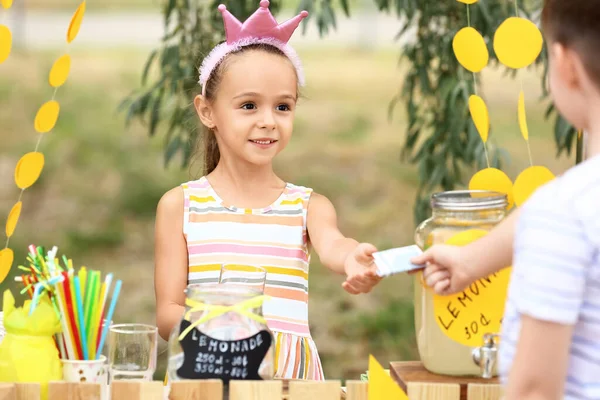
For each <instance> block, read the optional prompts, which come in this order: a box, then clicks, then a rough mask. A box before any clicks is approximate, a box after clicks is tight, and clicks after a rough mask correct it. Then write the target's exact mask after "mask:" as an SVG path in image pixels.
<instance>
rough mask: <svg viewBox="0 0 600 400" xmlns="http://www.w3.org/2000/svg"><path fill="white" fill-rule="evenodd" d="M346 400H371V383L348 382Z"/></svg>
mask: <svg viewBox="0 0 600 400" xmlns="http://www.w3.org/2000/svg"><path fill="white" fill-rule="evenodd" d="M346 400H369V383H368V382H361V381H346Z"/></svg>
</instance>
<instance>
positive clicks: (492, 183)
mask: <svg viewBox="0 0 600 400" xmlns="http://www.w3.org/2000/svg"><path fill="white" fill-rule="evenodd" d="M469 190H489V191H492V192H498V193H503V194H506V197H507V200H508V208H509V209H510V208H512V206H513V204H514V197H513V184H512V181H511V180H510V178H509V177H508V176H507V175H506V174H505V173H504V172H502V171H500V170H499V169H497V168H485V169H482V170H481V171H478V172H477V173H476V174H475V175H473V177H472V178H471V180H470V181H469Z"/></svg>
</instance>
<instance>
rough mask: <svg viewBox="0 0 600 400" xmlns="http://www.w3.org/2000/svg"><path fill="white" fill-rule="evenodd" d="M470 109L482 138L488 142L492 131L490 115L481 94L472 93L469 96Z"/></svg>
mask: <svg viewBox="0 0 600 400" xmlns="http://www.w3.org/2000/svg"><path fill="white" fill-rule="evenodd" d="M469 111H470V112H471V118H473V123H474V124H475V127H476V128H477V132H479V136H481V140H483V143H486V142H487V140H488V135H489V132H490V116H489V114H488V109H487V106H486V105H485V101H483V99H482V98H481V97H479V96H476V95H472V96H471V97H469Z"/></svg>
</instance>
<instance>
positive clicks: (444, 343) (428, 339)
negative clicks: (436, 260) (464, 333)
mask: <svg viewBox="0 0 600 400" xmlns="http://www.w3.org/2000/svg"><path fill="white" fill-rule="evenodd" d="M431 208H432V216H431V218H429V219H428V220H426V221H424V222H423V223H422V224H421V225H420V226H419V227H418V228H417V230H416V232H415V243H416V244H417V245H418V246H419V247H420V248H421V249H422V250H426V249H427V248H429V247H431V246H433V245H435V244H443V243H446V242H447V241H448V240H449V239H450V238H452V237H454V236H455V235H457V234H459V233H461V232H465V231H467V230H477V231H485V232H487V231H489V230H491V229H492V228H493V227H494V226H495V225H497V224H498V223H499V222H500V221H501V220H502V219H503V218H504V217H505V215H506V210H507V197H506V195H504V194H500V193H496V192H488V191H467V190H465V191H451V192H443V193H436V194H434V195H433V196H432V197H431ZM485 232H484V233H485ZM414 279H415V281H414V296H415V297H414V302H415V329H416V336H417V344H418V349H419V355H420V357H421V361H422V362H423V365H424V367H425V368H426V369H427V370H428V371H431V372H433V373H436V374H442V375H453V376H469V375H479V374H480V367H479V366H478V365H476V364H475V362H474V361H473V357H472V352H473V349H474V347H469V346H466V345H464V344H461V343H459V342H458V341H455V340H452V339H451V338H449V337H448V336H447V335H446V334H444V332H443V331H442V329H441V327H440V325H439V324H438V322H437V321H436V315H435V312H434V295H433V291H432V290H431V289H430V288H426V287H425V286H424V284H423V280H422V273H419V274H415V278H414ZM452 311H453V312H455V313H456V311H454V310H452ZM493 333H496V332H493Z"/></svg>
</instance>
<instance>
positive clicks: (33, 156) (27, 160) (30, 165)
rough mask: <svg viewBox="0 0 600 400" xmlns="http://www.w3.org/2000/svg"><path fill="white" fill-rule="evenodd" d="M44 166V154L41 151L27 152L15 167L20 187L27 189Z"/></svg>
mask: <svg viewBox="0 0 600 400" xmlns="http://www.w3.org/2000/svg"><path fill="white" fill-rule="evenodd" d="M43 168H44V155H43V154H42V153H39V152H31V153H27V154H25V155H24V156H23V157H21V159H20V160H19V162H18V163H17V167H16V168H15V183H16V184H17V186H18V187H19V189H27V188H28V187H30V186H31V185H33V184H34V183H35V181H37V180H38V178H39V177H40V174H41V173H42V169H43Z"/></svg>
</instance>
